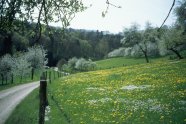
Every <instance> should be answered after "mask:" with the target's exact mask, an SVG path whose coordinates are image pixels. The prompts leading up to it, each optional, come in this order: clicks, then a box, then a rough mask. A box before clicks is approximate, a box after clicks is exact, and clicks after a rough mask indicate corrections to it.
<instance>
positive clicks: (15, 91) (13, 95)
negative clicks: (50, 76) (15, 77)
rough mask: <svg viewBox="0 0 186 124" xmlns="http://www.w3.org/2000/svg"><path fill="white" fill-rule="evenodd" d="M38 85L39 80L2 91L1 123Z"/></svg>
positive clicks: (0, 101)
mask: <svg viewBox="0 0 186 124" xmlns="http://www.w3.org/2000/svg"><path fill="white" fill-rule="evenodd" d="M38 86H39V82H32V83H27V84H22V85H19V86H15V87H12V88H9V89H7V90H3V91H0V124H4V123H5V121H6V120H7V118H8V117H9V116H10V114H11V113H12V111H13V110H14V109H15V107H16V106H17V105H18V104H19V103H20V102H21V100H23V99H24V98H25V97H26V96H27V95H28V94H29V93H30V92H31V91H33V90H34V89H36V88H37V87H38Z"/></svg>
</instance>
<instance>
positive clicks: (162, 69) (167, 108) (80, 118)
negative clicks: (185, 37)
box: [7, 59, 186, 124]
mask: <svg viewBox="0 0 186 124" xmlns="http://www.w3.org/2000/svg"><path fill="white" fill-rule="evenodd" d="M131 61H132V60H131ZM106 62H107V63H109V62H108V61H106ZM120 63H122V62H121V61H120ZM185 75H186V60H182V61H167V60H166V61H162V59H160V60H157V61H154V62H152V63H149V64H146V63H145V64H136V65H129V66H124V67H122V65H121V67H115V68H112V69H105V70H97V71H91V72H83V73H77V74H72V75H69V76H65V77H62V78H58V79H55V80H53V81H52V83H51V84H50V83H48V101H49V107H48V108H47V111H46V117H45V119H46V121H45V123H46V124H61V123H63V124H69V123H71V124H100V123H103V124H110V123H111V124H123V123H125V124H143V123H144V124H160V123H163V124H171V123H172V124H184V123H186V77H185ZM38 100H39V99H38V90H36V91H34V92H33V93H32V94H31V95H29V96H28V97H27V98H26V99H25V100H24V101H23V102H22V103H21V104H20V105H19V106H18V107H17V108H16V110H15V111H14V113H13V114H12V115H11V117H10V118H9V120H8V121H7V123H14V122H19V123H20V124H21V123H25V122H26V123H28V124H34V123H35V122H36V121H38V117H37V116H35V115H34V114H31V113H35V114H36V115H38V109H37V108H38V106H37V105H38ZM25 103H27V106H26V107H25ZM33 103H34V104H33ZM35 104H36V105H35ZM29 107H30V108H31V110H30V109H29V110H28V108H29ZM28 111H29V112H28ZM25 112H26V113H25ZM24 113H25V114H24ZM23 115H25V116H23ZM23 117H24V118H23ZM16 120H17V121H16Z"/></svg>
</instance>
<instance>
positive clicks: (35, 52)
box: [25, 46, 48, 70]
mask: <svg viewBox="0 0 186 124" xmlns="http://www.w3.org/2000/svg"><path fill="white" fill-rule="evenodd" d="M25 55H26V59H27V61H28V62H29V63H30V64H31V68H32V69H40V70H42V69H44V66H45V65H46V64H47V62H48V60H47V59H46V55H47V54H46V50H44V49H43V47H42V46H33V47H31V48H28V52H26V53H25Z"/></svg>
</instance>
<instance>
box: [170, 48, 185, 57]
mask: <svg viewBox="0 0 186 124" xmlns="http://www.w3.org/2000/svg"><path fill="white" fill-rule="evenodd" d="M169 50H171V51H172V52H174V53H175V54H176V55H177V57H178V58H179V59H183V57H182V56H181V55H180V53H179V52H178V51H177V50H176V49H173V48H170V49H169Z"/></svg>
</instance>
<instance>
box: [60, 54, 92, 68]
mask: <svg viewBox="0 0 186 124" xmlns="http://www.w3.org/2000/svg"><path fill="white" fill-rule="evenodd" d="M62 68H63V70H64V71H67V72H73V71H75V70H76V71H89V70H94V69H95V68H96V63H95V62H93V61H92V60H90V59H89V60H85V59H84V58H80V59H77V58H76V57H73V58H72V59H69V61H68V64H64V65H63V67H62Z"/></svg>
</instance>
